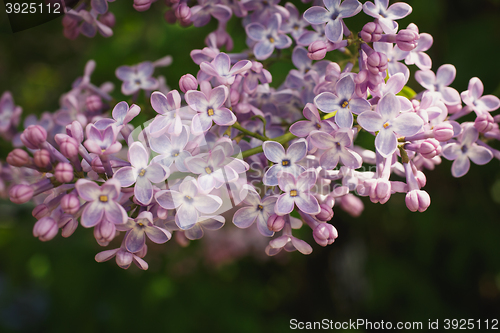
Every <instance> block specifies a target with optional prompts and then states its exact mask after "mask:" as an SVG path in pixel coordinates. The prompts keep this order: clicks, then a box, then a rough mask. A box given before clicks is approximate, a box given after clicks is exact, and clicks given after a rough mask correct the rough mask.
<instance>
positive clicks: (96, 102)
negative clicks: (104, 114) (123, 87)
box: [85, 95, 103, 112]
mask: <svg viewBox="0 0 500 333" xmlns="http://www.w3.org/2000/svg"><path fill="white" fill-rule="evenodd" d="M85 105H86V106H87V109H88V110H89V112H99V111H101V110H102V107H103V103H102V99H101V97H99V96H97V95H90V96H87V98H86V99H85Z"/></svg>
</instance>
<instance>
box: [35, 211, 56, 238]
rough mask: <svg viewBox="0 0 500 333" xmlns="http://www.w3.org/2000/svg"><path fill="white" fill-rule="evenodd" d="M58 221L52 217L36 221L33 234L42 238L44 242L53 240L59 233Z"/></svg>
mask: <svg viewBox="0 0 500 333" xmlns="http://www.w3.org/2000/svg"><path fill="white" fill-rule="evenodd" d="M58 230H59V228H58V227H57V223H56V221H55V220H54V219H53V218H51V217H43V218H41V219H40V220H38V221H37V222H36V223H35V226H34V227H33V236H35V237H37V238H38V239H40V240H41V241H42V242H46V241H49V240H51V239H52V238H54V237H55V236H56V235H57V231H58Z"/></svg>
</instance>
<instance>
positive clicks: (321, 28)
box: [297, 24, 329, 46]
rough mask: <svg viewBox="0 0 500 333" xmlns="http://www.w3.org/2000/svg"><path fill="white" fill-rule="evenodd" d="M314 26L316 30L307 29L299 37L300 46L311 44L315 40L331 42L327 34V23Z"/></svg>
mask: <svg viewBox="0 0 500 333" xmlns="http://www.w3.org/2000/svg"><path fill="white" fill-rule="evenodd" d="M312 28H313V29H314V31H311V30H306V31H304V32H303V33H302V35H300V36H299V38H298V39H297V44H298V45H300V46H309V45H310V44H312V43H313V42H315V41H322V42H325V43H326V42H329V41H328V38H327V37H326V35H325V25H324V24H313V25H312Z"/></svg>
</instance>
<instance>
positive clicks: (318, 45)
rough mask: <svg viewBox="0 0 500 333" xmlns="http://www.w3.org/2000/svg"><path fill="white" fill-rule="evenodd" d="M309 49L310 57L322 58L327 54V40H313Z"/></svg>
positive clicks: (312, 58) (313, 58) (314, 58)
mask: <svg viewBox="0 0 500 333" xmlns="http://www.w3.org/2000/svg"><path fill="white" fill-rule="evenodd" d="M307 50H308V51H309V52H308V53H307V56H308V57H309V59H311V60H321V59H323V58H324V57H325V56H326V52H327V46H326V44H325V42H323V41H321V40H317V41H314V42H312V43H311V45H309V47H308V48H307Z"/></svg>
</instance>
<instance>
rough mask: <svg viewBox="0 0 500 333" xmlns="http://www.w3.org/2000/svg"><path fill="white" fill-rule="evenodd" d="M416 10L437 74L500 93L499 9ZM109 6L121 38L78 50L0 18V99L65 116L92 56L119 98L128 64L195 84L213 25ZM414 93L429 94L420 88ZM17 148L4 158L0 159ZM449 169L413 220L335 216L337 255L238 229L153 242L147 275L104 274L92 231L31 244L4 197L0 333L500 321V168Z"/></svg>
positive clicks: (428, 5)
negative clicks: (64, 96) (301, 250)
mask: <svg viewBox="0 0 500 333" xmlns="http://www.w3.org/2000/svg"><path fill="white" fill-rule="evenodd" d="M409 3H410V4H411V5H412V7H413V13H412V14H411V15H410V16H409V17H407V18H405V19H403V20H400V21H399V23H400V27H406V26H407V25H408V24H409V23H411V22H414V23H416V24H417V25H418V26H419V28H420V32H428V33H431V34H432V35H433V37H434V45H433V46H432V48H431V49H430V50H429V51H428V53H429V54H430V55H431V57H432V59H433V68H432V69H433V70H434V71H435V70H436V69H437V68H438V67H439V66H440V65H442V64H445V63H451V64H454V65H455V67H456V68H457V78H456V80H455V81H454V83H453V85H452V86H453V87H454V88H456V89H457V90H458V91H459V92H461V91H464V90H466V89H467V84H468V81H469V79H470V78H471V77H474V76H477V77H479V78H481V80H482V81H483V83H484V86H485V94H495V95H497V96H499V95H500V79H499V73H500V66H499V65H498V59H499V56H498V54H499V51H500V49H499V42H500V20H499V18H500V1H499V0H481V1H474V2H472V1H466V0H446V1H445V0H442V1H436V0H418V1H417V0H414V1H409ZM283 4H284V2H283ZM299 5H300V4H299ZM0 7H1V6H0ZM110 10H111V11H112V12H114V13H115V15H116V19H117V24H116V27H115V28H114V32H115V35H114V36H113V37H111V38H109V39H105V38H103V37H101V36H97V37H95V38H93V39H88V38H86V37H83V36H80V37H79V38H78V39H77V40H75V41H70V40H67V39H65V38H64V37H63V36H62V26H61V22H60V21H61V19H60V18H59V19H56V20H54V21H51V22H49V23H46V24H44V25H41V26H39V27H36V28H34V29H30V30H26V31H22V32H19V33H16V34H11V33H9V32H7V31H8V25H7V24H6V22H7V21H6V17H5V15H4V14H0V27H2V28H0V31H6V32H5V33H0V50H1V51H0V92H3V91H5V90H10V91H11V92H12V93H13V95H14V99H15V102H16V104H17V105H21V106H22V107H23V109H24V115H28V114H31V113H41V112H43V111H55V110H57V107H58V98H59V96H60V95H61V93H63V92H66V91H69V90H70V85H71V83H72V81H73V80H74V79H75V78H76V77H77V76H80V75H82V73H83V68H84V66H85V63H86V62H87V60H89V59H95V60H96V61H97V69H96V71H95V72H94V74H93V76H92V81H93V82H94V83H97V84H100V83H102V82H104V81H113V82H114V83H115V84H116V86H117V87H116V88H115V91H114V93H113V96H114V97H115V98H117V99H119V100H121V99H123V96H121V95H120V92H119V81H118V79H116V77H115V76H114V71H115V69H116V67H118V66H120V65H133V64H136V63H138V62H141V61H145V60H156V59H158V58H161V57H163V56H165V55H167V54H170V55H172V56H173V58H174V63H173V65H171V66H170V67H166V68H160V69H157V71H156V72H155V74H157V75H158V74H161V75H164V76H165V77H166V78H167V83H168V84H169V85H170V87H171V88H178V79H179V78H180V76H181V75H183V74H186V73H192V74H196V72H197V68H198V67H197V66H196V65H195V64H194V63H193V62H192V61H191V59H190V57H189V51H190V50H191V49H193V48H198V49H201V48H202V47H203V46H204V44H203V39H204V37H205V35H206V34H207V32H208V31H212V30H214V29H215V23H214V22H211V24H210V26H208V28H207V27H204V28H201V29H196V28H193V27H191V28H181V27H179V26H178V25H175V26H170V25H167V24H166V23H165V21H164V20H163V17H162V15H163V12H164V10H165V8H164V6H163V3H162V2H159V3H155V4H153V6H152V7H151V9H150V10H149V11H147V12H144V13H138V12H136V11H135V10H133V8H132V2H131V1H129V2H126V3H125V2H121V1H118V2H116V3H110ZM2 15H4V16H2ZM368 20H369V18H368V17H367V16H366V15H364V14H360V15H358V17H355V18H350V19H346V24H347V25H348V27H349V28H350V29H351V31H359V29H360V28H361V27H362V25H363V24H364V23H366V22H367V21H368ZM230 24H231V27H232V28H231V30H230V31H231V33H232V35H233V37H234V38H235V43H236V48H235V51H239V50H241V49H242V48H243V43H244V38H242V36H243V34H242V30H241V29H240V28H238V27H239V22H237V21H236V20H233V21H231V23H230ZM2 29H3V30H2ZM411 70H412V73H414V71H415V70H416V68H415V66H412V68H411ZM271 72H272V74H273V78H274V81H275V82H274V84H278V83H279V79H280V78H282V77H284V74H283V72H282V71H281V72H280V71H278V70H277V69H276V68H275V69H274V71H273V68H271ZM410 85H411V86H412V87H413V88H414V89H415V90H416V91H417V92H418V91H419V90H420V89H421V88H420V87H419V86H418V85H416V84H415V82H414V81H413V82H411V83H410ZM139 103H143V104H145V101H144V100H139ZM496 113H497V112H496ZM496 113H495V114H496ZM1 145H2V147H7V144H6V143H5V142H2V144H1ZM7 152H8V151H7V150H5V148H3V153H2V156H5V155H6V153H7ZM450 168H451V162H449V161H443V163H442V164H441V165H440V166H438V167H437V169H436V170H434V171H426V172H425V173H426V175H427V186H426V187H425V190H426V191H427V192H428V193H429V194H430V195H431V198H432V204H431V206H430V207H429V209H428V210H427V211H426V212H424V213H411V212H409V211H408V210H407V209H406V207H405V204H404V196H403V195H394V196H393V197H392V198H391V200H390V201H389V202H388V203H387V204H385V205H379V204H376V205H375V204H372V203H370V202H369V201H368V200H364V202H365V204H366V207H365V211H364V212H363V214H362V215H361V217H359V218H352V217H350V216H349V215H347V214H346V213H344V212H343V211H341V210H340V209H335V216H334V218H333V220H332V223H333V224H334V225H335V227H336V228H337V229H338V230H339V238H338V239H337V240H336V242H335V243H334V244H332V245H331V246H329V247H327V248H321V247H320V246H318V245H316V244H313V243H314V241H313V240H312V236H311V233H310V231H309V230H306V229H307V228H306V227H303V228H302V229H303V230H300V232H299V234H300V235H301V237H303V238H304V239H305V240H306V241H308V242H310V243H311V244H313V248H314V251H313V253H312V254H311V255H309V256H303V255H300V254H298V253H292V254H290V255H285V256H279V257H277V258H271V259H268V258H266V257H265V255H264V247H265V243H262V242H258V240H259V238H258V237H253V236H252V235H253V234H252V232H250V233H248V236H243V237H246V243H248V244H250V245H251V244H254V246H253V247H252V246H250V245H247V246H246V247H243V248H237V247H236V246H235V245H234V244H232V245H231V244H229V245H228V243H230V242H229V241H228V240H227V239H226V238H224V235H226V237H227V238H229V237H232V238H231V239H233V238H235V239H239V238H237V237H242V236H241V233H238V232H236V231H234V230H233V229H235V228H234V227H233V226H232V225H231V223H230V222H229V223H227V225H226V226H225V227H224V229H223V230H222V231H219V232H218V235H219V236H218V237H216V236H217V235H212V237H210V239H208V240H202V241H198V242H193V243H191V244H190V246H188V247H187V248H181V247H180V246H178V245H177V244H176V243H175V242H174V241H171V242H169V243H167V244H165V245H156V244H150V245H149V246H150V247H149V249H150V251H149V252H150V253H148V256H147V257H146V260H147V261H148V262H149V264H150V269H149V270H148V271H145V272H143V271H140V270H138V269H137V268H136V267H132V268H131V269H129V270H127V271H124V270H122V269H120V268H118V267H117V266H116V265H115V263H114V262H113V261H111V262H107V263H103V264H98V263H96V262H95V261H94V255H95V254H96V253H97V252H99V251H101V250H102V248H101V247H99V246H98V244H97V243H96V242H95V240H93V235H92V231H91V230H85V229H83V228H81V227H79V228H78V229H77V231H76V232H75V234H74V235H73V236H72V237H70V238H69V239H64V238H62V237H61V236H60V235H58V236H57V237H56V238H55V239H54V240H52V241H50V242H47V243H43V242H40V241H38V240H37V239H36V238H34V237H33V236H32V227H33V224H34V222H35V220H34V218H33V217H32V216H31V213H30V212H31V209H32V206H30V205H28V204H26V205H23V206H15V205H12V204H11V203H10V202H9V201H6V200H4V201H2V202H1V203H0V331H2V332H4V331H5V332H18V331H23V332H29V331H32V332H68V331H72V332H101V331H107V332H110V331H111V332H114V331H118V330H121V331H138V330H141V331H146V330H152V329H155V330H159V331H161V332H166V331H167V330H169V331H173V332H194V331H195V330H196V331H198V330H203V329H206V330H207V331H215V330H217V331H218V332H256V331H263V332H271V331H272V332H282V331H288V330H289V320H290V319H292V318H296V319H298V320H302V321H313V320H322V319H323V318H328V319H332V320H336V321H343V320H349V319H353V320H355V319H357V318H364V319H367V320H371V321H380V320H384V321H391V322H393V323H396V322H397V321H422V322H423V323H424V327H425V325H426V324H427V322H428V320H429V319H431V320H435V319H441V323H442V320H443V319H445V318H450V319H453V318H457V319H462V318H463V319H493V318H497V319H500V259H499V256H498V255H499V254H500V242H499V241H498V238H499V235H500V221H499V217H500V170H499V163H498V160H493V161H492V162H491V163H489V164H488V165H486V166H476V165H474V164H472V166H471V170H470V172H469V173H468V174H467V175H466V176H464V177H462V178H460V179H454V178H453V177H452V176H451V174H450ZM226 233H227V234H226ZM243 235H247V234H245V233H244V234H243ZM234 242H238V241H234ZM231 246H232V247H231ZM221 249H222V250H221ZM225 249H232V250H227V251H224V250H225ZM233 250H234V251H233ZM231 251H233V252H231Z"/></svg>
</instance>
